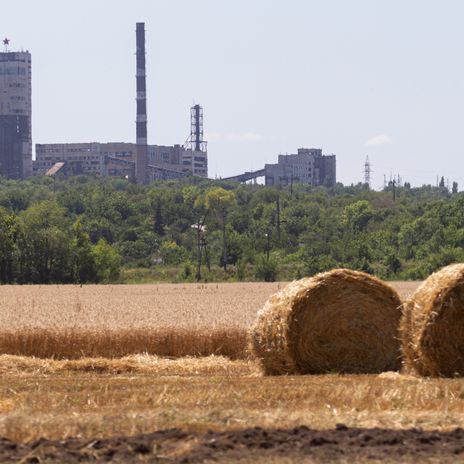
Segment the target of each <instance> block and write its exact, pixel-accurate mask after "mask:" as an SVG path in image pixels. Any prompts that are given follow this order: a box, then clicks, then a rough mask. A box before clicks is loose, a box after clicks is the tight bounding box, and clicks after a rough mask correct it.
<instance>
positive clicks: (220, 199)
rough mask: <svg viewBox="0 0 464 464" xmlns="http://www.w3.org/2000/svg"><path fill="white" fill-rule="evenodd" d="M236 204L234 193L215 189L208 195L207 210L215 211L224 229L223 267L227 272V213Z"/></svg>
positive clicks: (219, 188)
mask: <svg viewBox="0 0 464 464" xmlns="http://www.w3.org/2000/svg"><path fill="white" fill-rule="evenodd" d="M234 203H235V195H234V192H231V191H228V190H224V189H223V188H221V187H215V188H213V189H211V190H208V192H207V193H206V199H205V205H206V208H207V209H209V210H211V211H213V212H214V214H215V215H216V217H217V219H218V221H219V224H220V226H221V229H222V260H221V261H222V263H221V264H222V266H223V268H224V271H227V233H226V226H227V213H228V211H229V208H231V207H232V205H234Z"/></svg>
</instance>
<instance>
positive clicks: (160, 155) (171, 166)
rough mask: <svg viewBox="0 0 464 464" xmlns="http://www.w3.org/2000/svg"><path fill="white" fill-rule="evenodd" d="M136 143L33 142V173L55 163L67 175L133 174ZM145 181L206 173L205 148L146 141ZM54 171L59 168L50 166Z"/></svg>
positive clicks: (203, 175) (203, 174)
mask: <svg viewBox="0 0 464 464" xmlns="http://www.w3.org/2000/svg"><path fill="white" fill-rule="evenodd" d="M137 149H138V146H137V144H135V143H124V142H112V143H97V142H94V143H51V144H36V146H35V152H36V160H35V161H34V173H35V174H46V173H47V172H48V171H50V170H51V169H52V168H53V167H54V166H55V164H57V163H61V167H60V170H62V171H66V175H67V176H70V175H83V174H90V175H95V176H109V177H122V178H132V177H136V160H137V156H138V152H137ZM147 152H148V164H147V167H146V171H147V172H146V174H144V176H146V178H147V181H153V180H159V179H179V178H182V177H185V176H186V175H189V174H193V175H195V176H198V177H207V175H208V159H207V154H206V152H203V151H195V150H192V149H190V148H188V147H184V146H182V145H174V146H163V145H147ZM52 172H53V173H54V174H55V173H56V172H58V171H56V170H53V171H52Z"/></svg>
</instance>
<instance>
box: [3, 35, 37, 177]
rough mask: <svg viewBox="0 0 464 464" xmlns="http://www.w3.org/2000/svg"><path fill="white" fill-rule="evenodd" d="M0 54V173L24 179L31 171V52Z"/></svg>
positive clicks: (5, 51) (7, 41) (6, 52)
mask: <svg viewBox="0 0 464 464" xmlns="http://www.w3.org/2000/svg"><path fill="white" fill-rule="evenodd" d="M3 45H4V47H5V48H4V51H3V52H1V53H0V176H4V177H7V178H10V179H24V178H26V177H29V176H30V175H31V174H32V139H31V132H32V131H31V108H32V103H31V100H32V99H31V95H32V91H31V54H30V53H29V52H10V51H9V49H8V45H9V40H8V39H4V40H3Z"/></svg>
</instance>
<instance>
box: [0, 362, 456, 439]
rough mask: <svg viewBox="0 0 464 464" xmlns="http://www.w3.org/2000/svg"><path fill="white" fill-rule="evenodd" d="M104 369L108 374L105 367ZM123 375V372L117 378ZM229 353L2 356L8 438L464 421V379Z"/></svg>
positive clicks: (1, 402) (0, 410)
mask: <svg viewBox="0 0 464 464" xmlns="http://www.w3.org/2000/svg"><path fill="white" fill-rule="evenodd" d="M98 372H99V373H98ZM115 372H119V375H114V373H115ZM257 372H258V366H257V365H256V364H255V363H254V362H252V361H247V362H245V361H230V360H227V359H225V358H216V357H211V358H203V359H188V360H165V359H164V360H163V359H159V358H153V357H143V356H139V357H130V358H125V359H123V360H113V361H109V360H101V359H100V360H90V359H86V360H79V361H52V360H37V359H31V358H14V357H11V356H2V357H0V373H1V377H0V436H5V437H8V438H11V439H14V440H19V441H27V440H31V439H36V438H38V437H41V436H44V437H48V438H64V437H69V436H84V437H95V436H111V435H118V434H135V433H139V432H149V431H150V432H151V431H153V430H157V429H163V428H170V427H181V428H184V429H186V430H191V431H206V430H207V429H209V428H211V429H216V430H220V429H229V428H243V427H248V426H262V427H284V428H286V427H294V426H297V425H303V424H305V425H307V426H310V427H314V428H318V429H325V428H332V427H334V426H335V424H337V423H340V422H342V423H345V424H347V425H349V426H362V427H385V428H408V427H423V428H425V429H441V430H447V429H451V428H454V427H457V426H464V384H463V382H462V381H460V380H454V379H422V378H415V377H411V376H402V375H399V374H394V373H386V374H381V375H377V376H376V375H360V376H357V375H348V376H339V375H325V376H295V377H292V376H282V377H261V376H259V375H258V374H257Z"/></svg>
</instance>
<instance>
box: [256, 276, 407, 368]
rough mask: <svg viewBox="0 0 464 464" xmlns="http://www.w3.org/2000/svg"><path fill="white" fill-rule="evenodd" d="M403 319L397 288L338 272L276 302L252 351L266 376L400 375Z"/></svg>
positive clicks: (298, 284)
mask: <svg viewBox="0 0 464 464" xmlns="http://www.w3.org/2000/svg"><path fill="white" fill-rule="evenodd" d="M400 317H401V301H400V299H399V296H398V294H397V292H396V291H395V290H394V289H393V288H392V287H390V286H389V285H387V284H385V283H383V282H382V281H381V280H379V279H377V278H375V277H372V276H370V275H368V274H365V273H362V272H357V271H352V270H348V269H335V270H332V271H330V272H325V273H321V274H318V275H316V276H314V277H309V278H304V279H301V280H298V281H295V282H292V283H291V284H289V285H288V286H287V287H285V288H284V289H283V290H281V291H280V292H278V293H276V294H275V295H273V296H271V298H270V299H269V300H268V301H267V303H266V304H265V305H264V307H263V309H262V310H261V311H260V312H259V313H258V319H257V321H256V324H255V326H254V328H253V330H252V338H251V340H252V346H253V351H254V353H255V355H256V356H257V357H258V358H259V359H260V362H261V366H262V368H263V371H264V373H265V374H267V375H279V374H318V373H326V372H343V373H379V372H382V371H391V370H397V369H399V367H400V343H399V337H398V326H399V321H400Z"/></svg>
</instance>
